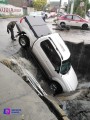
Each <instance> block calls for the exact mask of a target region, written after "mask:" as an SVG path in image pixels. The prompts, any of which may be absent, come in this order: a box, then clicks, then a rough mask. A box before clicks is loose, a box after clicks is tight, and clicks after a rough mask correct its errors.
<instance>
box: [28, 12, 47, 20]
mask: <svg viewBox="0 0 90 120" xmlns="http://www.w3.org/2000/svg"><path fill="white" fill-rule="evenodd" d="M29 16H41V17H42V18H44V17H45V19H46V18H48V13H47V12H44V11H35V12H30V14H29Z"/></svg>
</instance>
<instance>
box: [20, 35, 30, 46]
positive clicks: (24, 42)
mask: <svg viewBox="0 0 90 120" xmlns="http://www.w3.org/2000/svg"><path fill="white" fill-rule="evenodd" d="M19 44H20V45H21V47H23V48H29V47H30V41H29V38H28V37H27V36H26V35H21V36H20V37H19Z"/></svg>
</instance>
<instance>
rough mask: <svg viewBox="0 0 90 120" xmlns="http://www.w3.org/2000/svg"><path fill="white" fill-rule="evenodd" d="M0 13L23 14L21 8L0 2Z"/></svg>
mask: <svg viewBox="0 0 90 120" xmlns="http://www.w3.org/2000/svg"><path fill="white" fill-rule="evenodd" d="M0 15H18V16H19V15H23V9H22V8H20V7H15V6H13V5H9V4H8V5H6V4H0Z"/></svg>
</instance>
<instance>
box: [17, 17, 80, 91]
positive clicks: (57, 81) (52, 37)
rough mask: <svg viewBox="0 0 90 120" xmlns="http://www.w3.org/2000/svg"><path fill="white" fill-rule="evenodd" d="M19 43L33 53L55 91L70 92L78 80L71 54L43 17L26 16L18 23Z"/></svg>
mask: <svg viewBox="0 0 90 120" xmlns="http://www.w3.org/2000/svg"><path fill="white" fill-rule="evenodd" d="M17 26H18V28H19V31H20V32H19V43H20V45H21V47H23V48H29V47H30V48H31V51H32V53H33V54H34V56H35V57H36V58H37V60H38V61H39V63H40V65H41V66H42V68H43V69H44V71H45V72H46V73H47V75H48V78H49V79H50V82H51V84H50V87H51V89H53V90H54V91H60V92H61V91H64V92H70V91H74V90H75V89H76V88H77V85H78V80H77V76H76V74H75V71H74V69H73V67H72V65H71V59H70V57H71V54H70V51H69V49H68V47H67V46H66V44H65V43H64V41H63V40H62V38H61V37H60V35H59V34H58V33H51V31H50V30H49V28H48V27H47V25H46V23H45V22H44V21H43V19H42V18H41V17H30V16H26V17H24V18H23V19H21V20H20V21H19V22H17Z"/></svg>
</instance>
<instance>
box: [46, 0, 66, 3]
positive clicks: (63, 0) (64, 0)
mask: <svg viewBox="0 0 90 120" xmlns="http://www.w3.org/2000/svg"><path fill="white" fill-rule="evenodd" d="M47 1H48V2H50V1H60V0H47ZM64 2H68V0H62V3H64Z"/></svg>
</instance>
